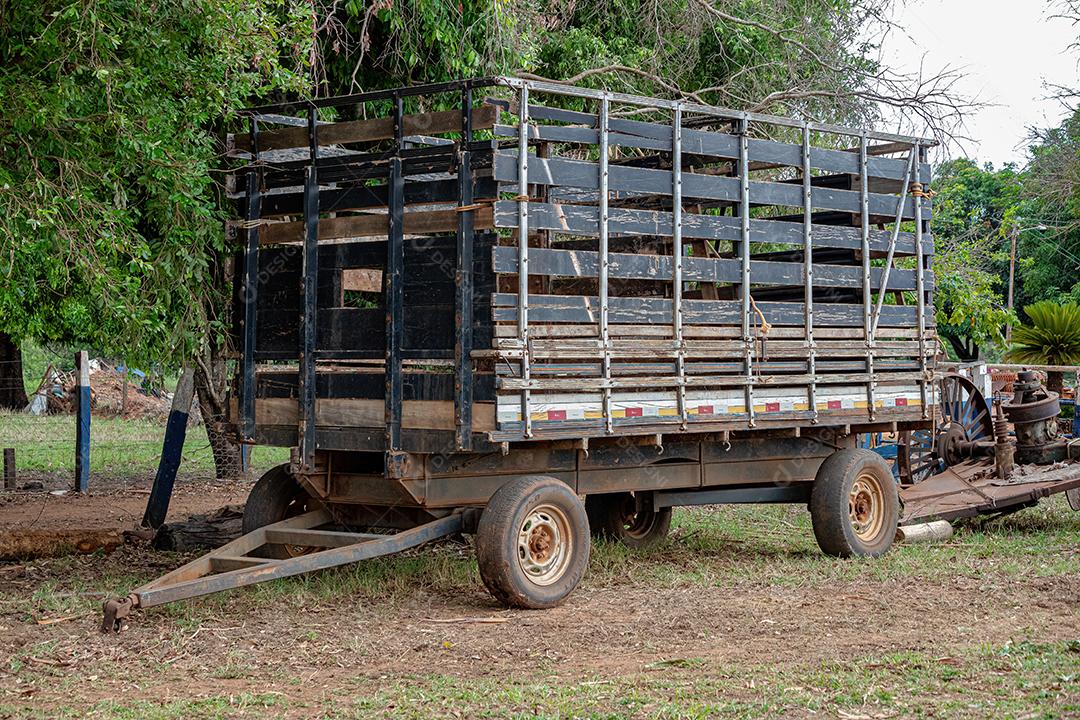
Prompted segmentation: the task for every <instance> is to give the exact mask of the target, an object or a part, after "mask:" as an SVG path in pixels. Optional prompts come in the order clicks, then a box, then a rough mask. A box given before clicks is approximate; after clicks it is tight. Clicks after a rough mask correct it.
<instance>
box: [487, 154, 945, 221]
mask: <svg viewBox="0 0 1080 720" xmlns="http://www.w3.org/2000/svg"><path fill="white" fill-rule="evenodd" d="M517 163H518V161H517V153H516V152H515V151H511V150H500V151H498V152H497V153H496V155H495V179H496V180H498V181H501V182H507V183H517V181H518V177H517ZM598 178H599V169H598V167H597V165H596V163H590V162H585V161H582V160H571V159H568V158H559V157H553V158H538V157H533V158H530V159H529V183H530V184H537V185H549V186H557V187H569V188H580V189H584V190H596V189H598V187H599V179H598ZM740 183H741V181H740V179H739V178H737V177H722V176H719V175H706V174H703V173H693V172H684V173H682V194H683V198H684V199H686V200H688V199H691V198H693V199H699V200H722V201H726V202H737V201H738V200H739V198H740V193H741V187H740ZM608 187H609V188H610V189H611V190H612V191H617V192H627V193H641V194H645V195H660V196H669V197H670V196H671V188H672V177H671V172H670V171H668V170H654V169H650V168H638V167H628V166H625V165H613V166H611V167H610V168H609V178H608ZM750 198H751V202H752V203H753V204H755V205H781V206H787V207H799V206H801V205H802V202H803V195H802V188H801V187H800V186H797V185H791V184H785V183H776V182H760V181H751V182H750ZM812 198H813V207H814V209H815V210H836V211H842V212H853V213H857V212H861V209H862V203H861V198H860V195H859V193H858V192H855V191H853V190H837V189H834V188H828V187H815V188H814V191H813V193H812ZM897 205H898V198H896V197H894V196H892V195H882V194H880V193H870V194H869V208H870V213H871V214H872V215H882V216H895V215H896V209H897ZM924 214H927V213H924ZM903 217H904V219H913V218H914V217H915V205H914V201H913V200H912V199H911V198H908V199H907V200H905V201H904V213H903Z"/></svg>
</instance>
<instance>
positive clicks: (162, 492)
mask: <svg viewBox="0 0 1080 720" xmlns="http://www.w3.org/2000/svg"><path fill="white" fill-rule="evenodd" d="M194 392H195V376H194V373H192V371H191V368H184V369H183V371H181V373H180V380H179V381H178V382H177V383H176V393H175V394H174V395H173V400H172V408H171V409H170V410H169V420H168V422H166V424H165V441H164V443H162V446H161V461H160V462H159V463H158V471H157V475H156V476H155V477H154V487H153V488H151V490H150V498H149V499H148V500H147V501H146V512H145V513H144V514H143V521H142V524H143V527H148V528H154V529H155V530H156V529H157V528H159V527H161V526H162V525H164V524H165V516H166V515H167V514H168V512H169V500H170V499H171V498H172V491H173V483H175V482H176V471H177V470H179V469H180V458H181V457H182V453H183V450H184V439H185V438H186V437H187V423H188V413H189V412H191V397H192V395H193V394H194Z"/></svg>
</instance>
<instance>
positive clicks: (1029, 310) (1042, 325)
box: [1005, 301, 1080, 365]
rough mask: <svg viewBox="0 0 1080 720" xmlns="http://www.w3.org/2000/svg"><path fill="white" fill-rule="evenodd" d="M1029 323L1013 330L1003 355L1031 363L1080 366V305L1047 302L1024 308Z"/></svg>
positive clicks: (1020, 361) (1009, 359)
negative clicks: (1010, 342)
mask: <svg viewBox="0 0 1080 720" xmlns="http://www.w3.org/2000/svg"><path fill="white" fill-rule="evenodd" d="M1024 313H1025V314H1026V315H1027V316H1028V317H1029V318H1031V325H1025V326H1022V327H1018V328H1016V329H1015V330H1013V333H1012V345H1011V346H1010V347H1009V351H1008V352H1007V353H1006V354H1005V358H1006V359H1007V360H1008V361H1010V362H1017V363H1029V364H1033V365H1080V305H1076V304H1072V303H1069V304H1066V305H1057V304H1055V303H1052V302H1049V301H1043V302H1038V303H1035V304H1034V305H1028V306H1027V307H1025V308H1024Z"/></svg>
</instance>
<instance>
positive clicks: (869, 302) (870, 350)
mask: <svg viewBox="0 0 1080 720" xmlns="http://www.w3.org/2000/svg"><path fill="white" fill-rule="evenodd" d="M867 170H868V163H867V153H866V133H865V132H864V133H862V134H861V135H859V210H860V214H861V216H862V275H863V278H862V281H863V348H864V352H865V353H866V409H867V413H869V417H870V419H871V420H873V419H874V410H875V409H874V385H875V383H874V336H873V332H872V330H871V327H870V322H871V320H870V313H871V310H872V308H873V306H874V298H873V297H872V296H871V295H872V289H871V288H872V285H871V283H870V178H869V176H868V174H867Z"/></svg>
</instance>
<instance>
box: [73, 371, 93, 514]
mask: <svg viewBox="0 0 1080 720" xmlns="http://www.w3.org/2000/svg"><path fill="white" fill-rule="evenodd" d="M75 371H76V372H77V373H78V375H79V382H78V386H77V389H76V394H75V398H76V403H75V492H80V493H84V492H87V491H88V490H89V489H90V357H89V355H87V353H86V351H85V350H80V351H79V352H77V353H75Z"/></svg>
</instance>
